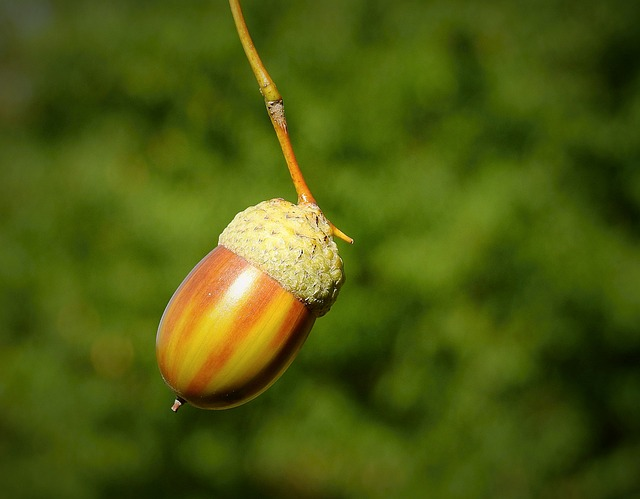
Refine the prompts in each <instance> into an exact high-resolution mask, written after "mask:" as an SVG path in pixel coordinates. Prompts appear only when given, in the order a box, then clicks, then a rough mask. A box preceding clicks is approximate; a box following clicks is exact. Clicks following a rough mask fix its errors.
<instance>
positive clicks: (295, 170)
mask: <svg viewBox="0 0 640 499" xmlns="http://www.w3.org/2000/svg"><path fill="white" fill-rule="evenodd" d="M229 6H230V7H231V14H232V15H233V21H234V23H235V25H236V30H237V32H238V36H239V37H240V43H242V48H243V49H244V53H245V54H246V56H247V59H248V60H249V64H250V66H251V70H252V71H253V74H254V75H255V77H256V80H257V81H258V86H259V87H260V93H261V94H262V96H263V97H264V102H265V104H266V106H267V112H268V113H269V118H270V119H271V124H272V125H273V128H274V130H275V131H276V136H277V137H278V141H279V142H280V149H282V154H283V155H284V159H285V161H286V162H287V167H288V168H289V173H290V175H291V180H293V186H294V187H295V189H296V193H297V194H298V204H301V203H307V204H315V205H317V204H318V203H316V200H315V198H314V197H313V195H312V194H311V190H310V189H309V186H308V185H307V182H306V181H305V179H304V176H303V175H302V170H300V165H298V161H297V160H296V155H295V154H294V152H293V146H292V145H291V139H290V138H289V132H288V130H287V119H286V117H285V115H284V103H283V101H282V96H281V95H280V92H278V88H277V87H276V84H275V83H274V81H273V80H272V79H271V76H269V73H268V72H267V69H266V68H265V67H264V64H262V60H261V59H260V56H259V55H258V51H257V50H256V47H255V45H254V44H253V40H251V35H249V29H248V28H247V23H246V22H245V20H244V16H243V15H242V8H241V7H240V2H239V0H229ZM329 224H330V226H331V231H332V234H333V235H334V236H336V237H339V238H340V239H342V240H344V241H346V242H348V243H349V244H353V239H352V238H351V237H349V236H347V235H346V234H345V233H344V232H342V231H341V230H340V229H338V228H337V227H336V226H335V225H333V224H332V223H331V222H329Z"/></svg>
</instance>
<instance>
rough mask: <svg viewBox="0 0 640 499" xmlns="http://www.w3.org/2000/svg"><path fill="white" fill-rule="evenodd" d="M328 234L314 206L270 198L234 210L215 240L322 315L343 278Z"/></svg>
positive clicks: (328, 225) (320, 214) (322, 219)
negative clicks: (233, 215)
mask: <svg viewBox="0 0 640 499" xmlns="http://www.w3.org/2000/svg"><path fill="white" fill-rule="evenodd" d="M331 235H332V231H331V225H330V224H329V221H328V220H327V219H326V218H325V216H324V214H323V213H322V211H320V208H318V206H317V205H315V204H311V203H301V204H293V203H290V202H289V201H285V200H284V199H270V200H269V201H263V202H262V203H259V204H257V205H256V206H251V207H249V208H247V209H246V210H244V211H242V212H240V213H238V214H237V215H236V216H235V217H234V219H233V220H232V221H231V223H230V224H229V225H228V226H227V228H226V229H225V230H224V231H223V232H222V234H220V239H219V241H218V244H220V245H221V246H224V247H226V248H227V249H228V250H230V251H233V252H234V253H235V254H236V255H238V256H241V257H242V258H244V259H245V260H247V261H249V262H250V263H251V264H253V265H255V266H256V267H258V268H259V269H260V270H262V271H263V272H265V273H266V274H267V275H269V276H270V277H272V278H273V279H275V280H276V281H278V282H279V283H280V284H281V285H282V287H283V288H284V289H286V290H287V291H289V292H291V293H292V294H294V295H295V296H296V297H297V298H298V299H300V300H301V301H303V302H304V303H305V304H306V305H307V307H308V308H309V309H310V310H311V311H312V312H313V313H314V314H315V315H316V316H318V317H320V316H322V315H324V314H326V313H327V312H328V311H329V309H330V308H331V306H332V305H333V303H334V302H335V301H336V298H337V297H338V292H339V291H340V287H341V286H342V283H343V282H344V273H343V271H342V259H341V258H340V255H339V254H338V247H337V246H336V243H335V242H334V241H333V238H332V236H331Z"/></svg>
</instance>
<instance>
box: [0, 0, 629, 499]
mask: <svg viewBox="0 0 640 499" xmlns="http://www.w3.org/2000/svg"><path fill="white" fill-rule="evenodd" d="M245 4H246V5H245V6H244V8H245V14H246V17H247V22H248V23H249V27H250V29H251V31H252V33H253V36H254V41H255V43H256V45H257V47H258V49H259V51H260V53H261V55H262V58H263V60H264V62H265V64H266V66H267V68H268V69H269V71H270V72H271V74H272V76H273V77H274V79H275V81H276V83H277V85H278V88H279V89H280V91H281V92H282V94H283V95H284V98H285V103H286V106H287V112H288V120H289V126H290V131H291V134H292V138H293V142H294V146H295V147H296V151H297V155H298V159H299V160H300V163H301V165H302V168H303V170H304V171H305V173H306V176H307V180H308V182H309V184H310V186H311V188H312V190H313V192H314V194H315V196H316V198H317V199H318V200H319V202H320V204H321V206H322V207H323V209H324V211H325V213H326V214H327V216H328V217H329V218H330V219H331V220H332V221H333V222H334V223H336V225H338V226H339V227H340V228H342V229H343V230H344V231H345V232H347V233H348V234H349V235H351V236H353V237H354V238H355V240H356V244H355V245H354V246H353V247H349V246H347V245H345V244H342V245H341V253H342V256H343V259H344V261H345V268H346V271H347V283H346V284H345V286H344V288H343V290H342V293H341V296H340V299H339V300H338V302H337V303H336V305H335V307H334V308H333V309H332V311H331V313H330V314H328V315H327V317H325V318H323V319H321V320H319V321H318V323H317V324H316V327H315V328H314V330H313V332H312V334H311V336H310V338H309V340H308V342H307V343H306V345H305V347H304V349H303V351H302V352H301V354H300V356H299V358H298V359H297V360H296V362H294V364H293V365H292V367H291V368H290V370H289V371H288V372H287V373H286V374H285V375H284V377H283V378H282V379H281V380H280V381H279V382H278V383H276V385H274V387H272V388H271V389H270V390H269V391H268V392H267V393H265V394H264V395H262V396H261V397H259V398H258V399H256V400H255V401H253V402H251V403H249V404H247V405H245V406H242V407H240V408H237V409H233V410H229V411H223V412H205V411H198V410H196V409H193V408H191V407H185V408H183V409H181V411H180V413H179V414H177V415H176V414H173V413H171V411H169V407H170V405H171V402H172V395H171V393H170V392H169V390H168V389H167V388H166V387H165V386H164V384H163V382H162V380H161V379H160V376H159V373H158V370H157V367H156V365H155V353H154V340H155V330H156V327H157V324H158V321H159V319H160V316H161V314H162V311H163V309H164V306H165V305H166V303H167V301H168V299H169V297H170V296H171V294H172V292H173V291H174V289H175V288H176V287H177V285H178V284H179V283H180V281H181V280H182V278H183V277H184V276H186V274H187V272H188V271H189V270H190V269H191V267H193V265H195V263H197V261H198V260H199V259H200V258H201V257H202V256H204V255H205V254H206V253H207V252H208V251H209V250H210V249H211V248H212V247H213V246H215V244H216V242H217V236H218V234H219V233H220V231H221V230H222V229H223V228H224V226H225V225H226V224H227V223H228V222H229V221H230V220H231V218H232V217H233V215H234V214H235V213H236V212H238V211H240V210H242V209H244V208H245V207H247V206H249V205H252V204H257V203H258V202H260V201H262V200H265V199H269V198H272V197H285V198H287V199H290V200H294V199H295V194H294V192H293V189H292V187H291V184H290V181H289V178H288V174H287V172H286V168H285V165H284V161H283V159H282V157H281V153H280V151H279V149H278V146H277V142H276V139H275V137H274V134H273V130H272V129H271V126H270V124H269V121H268V118H267V115H266V112H265V111H264V109H263V105H262V99H261V97H260V95H259V93H258V92H257V89H256V88H255V81H254V80H253V76H252V75H251V73H250V70H249V66H248V63H247V62H246V60H245V59H244V54H243V53H242V50H241V47H240V43H239V42H238V40H237V37H236V34H235V31H234V28H233V23H232V21H231V15H230V13H229V11H228V6H227V4H226V2H216V1H209V2H204V1H198V2H176V1H166V0H161V1H154V2H145V1H139V2H133V1H129V2H127V1H124V0H115V1H111V2H80V1H77V0H60V1H57V2H50V1H46V0H23V1H21V2H10V1H8V0H4V1H2V2H1V3H0V26H1V27H2V29H1V30H0V168H1V169H0V293H1V300H0V341H1V345H2V347H1V348H0V401H1V403H2V412H1V413H0V478H1V481H2V489H1V490H2V494H3V496H6V497H11V498H40V497H48V498H58V497H60V498H63V497H64V498H69V499H73V498H83V499H84V498H102V497H105V498H106V497H122V498H127V497H135V498H139V497H154V498H159V497H170V496H171V497H185V498H201V497H296V498H300V497H303V498H320V497H322V498H328V497H335V498H351V497H370V498H377V497H381V498H382V497H384V498H387V497H401V498H404V497H406V498H414V497H438V498H469V497H487V498H490V497H491V498H493V497H500V498H533V497H558V498H560V497H562V498H566V497H571V498H589V499H590V498H594V499H596V498H598V499H600V498H603V499H604V498H621V497H637V496H638V495H640V478H639V476H640V474H638V473H637V471H638V463H639V462H640V417H638V416H639V414H640V251H639V250H640V141H638V130H639V129H640V62H639V61H640V31H638V25H639V23H640V16H639V14H638V9H637V6H635V5H633V2H627V1H624V0H613V1H610V2H591V1H587V2H569V1H562V0H555V1H549V0H544V1H541V2H525V1H515V2H513V1H509V2H508V1H502V0H493V1H489V2H470V1H439V0H436V1H433V2H421V1H417V0H414V1H410V0H406V1H404V0H398V1H395V2H384V3H383V2H380V1H364V0H358V1H356V0H354V1H349V2H343V1H338V0H333V1H329V2H314V1H311V0H305V1H302V2H284V1H276V0H269V1H260V2H248V1H246V2H245Z"/></svg>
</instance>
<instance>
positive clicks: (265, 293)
mask: <svg viewBox="0 0 640 499" xmlns="http://www.w3.org/2000/svg"><path fill="white" fill-rule="evenodd" d="M230 5H231V11H232V14H233V17H234V21H235V23H236V28H237V30H238V34H239V36H240V40H241V42H242V45H243V48H244V49H245V53H246V54H247V57H248V59H249V62H250V64H251V67H252V69H253V71H254V74H255V75H256V78H257V80H258V83H259V85H260V89H261V92H262V94H263V96H264V98H265V103H266V105H267V110H268V112H269V116H270V118H271V121H272V124H273V126H274V129H275V131H276V135H277V137H278V139H279V141H280V145H281V148H282V150H283V153H284V156H285V159H286V161H287V166H288V168H289V172H290V174H291V177H292V180H293V183H294V186H295V188H296V191H297V193H298V204H293V203H290V202H288V201H285V200H284V199H271V200H269V201H264V202H262V203H259V204H258V205H256V206H252V207H249V208H247V209H246V210H244V211H242V212H241V213H238V214H237V215H236V216H235V218H234V219H233V220H232V221H231V223H230V224H229V225H228V226H227V228H226V229H225V230H224V231H223V232H222V234H221V235H220V238H219V241H218V246H217V247H216V248H215V249H213V250H212V251H211V252H210V253H209V254H208V255H207V256H205V257H204V258H203V259H202V260H201V261H200V263H198V265H196V267H194V269H193V270H192V271H191V272H190V273H189V275H188V276H187V277H186V278H185V280H184V281H183V282H182V284H181V285H180V286H179V287H178V289H177V290H176V292H175V293H174V295H173V296H172V298H171V300H170V301H169V304H168V305H167V307H166V309H165V312H164V314H163V316H162V319H161V321H160V325H159V327H158V333H157V336H156V357H157V360H158V366H159V368H160V372H161V374H162V377H163V379H164V380H165V382H166V383H167V385H168V386H169V387H170V388H171V389H172V390H173V391H174V392H175V394H176V401H175V403H174V405H173V407H172V410H174V411H177V410H178V408H179V407H180V406H181V405H182V404H184V403H185V402H189V403H190V404H191V405H193V406H195V407H200V408H203V409H227V408H231V407H235V406H238V405H241V404H243V403H245V402H248V401H249V400H251V399H253V398H255V397H256V396H258V395H259V394H260V393H262V392H263V391H265V390H266V389H267V388H269V386H271V385H272V384H273V383H274V382H275V381H276V380H277V379H278V378H279V377H280V376H281V375H282V373H283V372H284V371H285V370H286V369H287V367H288V366H289V365H290V364H291V362H292V361H293V359H294V358H295V356H296V354H297V353H298V351H299V350H300V348H301V347H302V345H303V343H304V341H305V340H306V338H307V336H308V334H309V332H310V330H311V328H312V327H313V324H314V323H315V320H316V318H317V317H321V316H323V315H325V314H326V313H327V312H328V311H329V309H330V308H331V306H332V305H333V303H334V302H335V300H336V298H337V296H338V293H339V291H340V288H341V286H342V284H343V282H344V272H343V265H342V259H341V258H340V255H339V254H338V248H337V246H336V244H335V242H334V240H333V237H334V236H336V237H339V238H341V239H344V240H345V241H347V242H349V243H352V242H353V240H352V239H351V238H349V237H348V236H346V235H345V234H344V233H342V232H341V231H339V230H338V229H337V228H336V227H335V226H334V225H333V224H331V223H330V222H329V221H328V220H327V219H326V217H325V216H324V214H323V213H322V211H321V210H320V208H318V206H317V204H316V202H315V199H314V198H313V196H312V195H311V192H310V191H309V188H308V186H307V184H306V182H305V181H304V178H303V176H302V173H301V171H300V168H299V166H298V163H297V161H296V159H295V155H294V154H293V149H292V147H291V142H290V140H289V134H288V131H287V125H286V120H285V118H284V107H283V105H282V98H281V97H280V94H279V93H278V91H277V89H276V87H275V85H274V84H273V81H272V80H271V78H270V77H269V75H268V73H267V72H266V70H265V69H264V66H263V65H262V62H261V61H260V59H259V57H258V55H257V52H256V51H255V48H254V46H253V43H252V42H251V38H250V37H249V34H248V31H247V29H246V24H245V22H244V18H243V17H242V12H241V10H240V6H239V3H238V1H237V0H230Z"/></svg>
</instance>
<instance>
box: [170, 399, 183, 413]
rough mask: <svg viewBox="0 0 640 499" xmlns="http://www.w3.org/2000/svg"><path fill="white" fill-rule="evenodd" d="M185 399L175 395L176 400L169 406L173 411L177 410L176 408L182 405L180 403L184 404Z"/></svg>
mask: <svg viewBox="0 0 640 499" xmlns="http://www.w3.org/2000/svg"><path fill="white" fill-rule="evenodd" d="M185 402H186V401H185V400H184V399H183V398H181V397H176V400H175V401H174V402H173V405H172V406H171V410H172V411H173V412H178V409H180V407H182V404H184V403H185Z"/></svg>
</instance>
